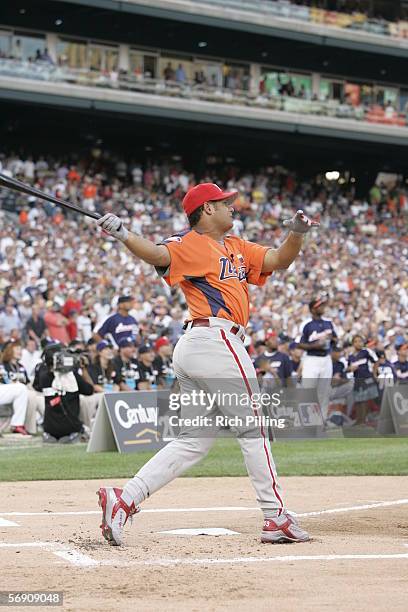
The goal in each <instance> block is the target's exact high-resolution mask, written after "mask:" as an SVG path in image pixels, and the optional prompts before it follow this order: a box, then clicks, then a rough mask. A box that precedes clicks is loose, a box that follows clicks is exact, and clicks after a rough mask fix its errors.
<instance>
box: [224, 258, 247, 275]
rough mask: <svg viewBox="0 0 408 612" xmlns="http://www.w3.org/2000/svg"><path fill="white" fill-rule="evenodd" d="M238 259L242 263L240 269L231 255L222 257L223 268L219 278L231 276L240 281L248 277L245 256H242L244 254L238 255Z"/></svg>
mask: <svg viewBox="0 0 408 612" xmlns="http://www.w3.org/2000/svg"><path fill="white" fill-rule="evenodd" d="M237 259H238V261H239V263H240V265H239V266H238V269H237V268H236V267H235V265H234V264H233V262H232V261H231V260H230V259H229V257H220V264H221V270H220V276H219V279H220V280H221V281H224V280H228V279H229V278H237V279H238V280H239V281H243V280H245V279H246V268H245V263H244V258H243V257H242V255H240V256H239V255H238V256H237Z"/></svg>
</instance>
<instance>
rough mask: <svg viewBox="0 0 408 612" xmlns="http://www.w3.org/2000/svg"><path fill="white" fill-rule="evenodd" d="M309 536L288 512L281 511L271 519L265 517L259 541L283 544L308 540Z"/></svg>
mask: <svg viewBox="0 0 408 612" xmlns="http://www.w3.org/2000/svg"><path fill="white" fill-rule="evenodd" d="M309 540H310V536H309V534H308V533H307V531H304V529H302V528H301V527H300V525H299V524H298V523H297V521H296V519H295V518H294V516H293V515H292V514H290V513H289V512H283V513H282V514H281V515H280V516H276V517H275V518H273V519H265V522H264V526H263V529H262V533H261V542H263V543H269V544H284V543H286V542H308V541H309Z"/></svg>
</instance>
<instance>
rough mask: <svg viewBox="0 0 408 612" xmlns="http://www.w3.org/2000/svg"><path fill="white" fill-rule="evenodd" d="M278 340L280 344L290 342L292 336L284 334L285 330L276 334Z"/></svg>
mask: <svg viewBox="0 0 408 612" xmlns="http://www.w3.org/2000/svg"><path fill="white" fill-rule="evenodd" d="M278 340H279V342H280V344H285V343H286V342H290V341H291V340H292V338H290V337H289V336H288V334H285V332H281V333H280V334H279V336H278Z"/></svg>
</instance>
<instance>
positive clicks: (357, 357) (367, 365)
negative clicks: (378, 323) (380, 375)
mask: <svg viewBox="0 0 408 612" xmlns="http://www.w3.org/2000/svg"><path fill="white" fill-rule="evenodd" d="M376 361H378V357H377V355H376V354H375V353H374V351H372V350H371V349H367V348H365V349H361V351H358V353H353V354H352V355H349V358H348V364H349V366H350V365H353V364H354V365H357V366H358V367H357V369H356V370H355V371H354V378H356V379H359V380H361V379H366V378H372V372H373V363H375V362H376Z"/></svg>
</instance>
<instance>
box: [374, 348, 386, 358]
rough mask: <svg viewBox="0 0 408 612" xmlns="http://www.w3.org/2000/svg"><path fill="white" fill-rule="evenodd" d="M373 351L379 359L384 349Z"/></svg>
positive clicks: (383, 354) (383, 355)
mask: <svg viewBox="0 0 408 612" xmlns="http://www.w3.org/2000/svg"><path fill="white" fill-rule="evenodd" d="M375 353H376V355H377V357H378V358H379V359H381V357H385V351H382V350H377V351H375Z"/></svg>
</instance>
